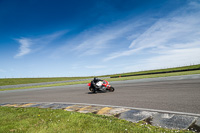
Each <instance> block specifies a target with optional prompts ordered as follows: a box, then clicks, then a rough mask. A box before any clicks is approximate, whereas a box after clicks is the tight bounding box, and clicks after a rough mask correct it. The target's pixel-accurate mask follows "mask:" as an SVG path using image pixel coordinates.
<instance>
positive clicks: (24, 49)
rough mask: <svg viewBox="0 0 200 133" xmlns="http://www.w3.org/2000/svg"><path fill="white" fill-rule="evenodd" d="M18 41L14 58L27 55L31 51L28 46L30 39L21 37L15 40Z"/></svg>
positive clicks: (30, 42)
mask: <svg viewBox="0 0 200 133" xmlns="http://www.w3.org/2000/svg"><path fill="white" fill-rule="evenodd" d="M17 41H18V42H19V43H20V47H19V53H18V54H16V55H15V58H18V57H21V56H24V55H27V54H29V53H30V52H31V49H30V46H31V45H32V41H31V40H30V39H26V38H22V39H18V40H17Z"/></svg>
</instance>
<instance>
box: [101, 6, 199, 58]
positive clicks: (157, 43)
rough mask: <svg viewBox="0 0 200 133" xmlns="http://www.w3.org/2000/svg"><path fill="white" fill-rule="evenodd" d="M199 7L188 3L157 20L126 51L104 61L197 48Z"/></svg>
mask: <svg viewBox="0 0 200 133" xmlns="http://www.w3.org/2000/svg"><path fill="white" fill-rule="evenodd" d="M199 6H200V4H199V3H198V2H190V3H188V5H187V6H185V7H182V8H181V9H178V10H176V11H175V12H173V13H171V14H170V15H168V16H167V17H165V18H161V19H159V20H158V21H157V22H156V23H155V24H153V25H152V26H151V27H149V28H148V29H147V30H146V31H145V32H143V33H142V34H141V35H140V36H139V37H137V38H136V39H134V40H133V41H132V42H131V44H130V46H129V48H127V50H125V51H119V52H115V53H111V54H110V55H109V56H108V57H107V58H106V59H104V61H108V60H112V59H115V58H119V57H122V56H130V55H133V54H134V53H136V52H139V51H140V52H142V51H143V50H148V51H149V52H152V51H153V52H157V53H158V52H159V51H161V50H162V51H163V50H168V49H177V50H178V49H181V48H191V47H192V48H196V47H197V48H199V47H200V44H199V43H198V42H200V38H199V36H200V26H199V25H200V19H199V18H200V8H199ZM190 54H191V55H192V54H193V53H190Z"/></svg>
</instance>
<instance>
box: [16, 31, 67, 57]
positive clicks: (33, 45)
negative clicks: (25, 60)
mask: <svg viewBox="0 0 200 133" xmlns="http://www.w3.org/2000/svg"><path fill="white" fill-rule="evenodd" d="M65 33H66V31H62V32H56V33H54V34H50V35H43V36H40V37H36V38H21V39H16V40H17V41H18V42H19V43H20V47H19V52H18V53H17V54H16V55H15V56H14V58H19V57H23V56H25V55H28V54H30V53H34V52H37V51H40V50H41V49H43V48H44V47H45V46H46V45H48V44H50V43H51V42H52V41H54V40H56V39H57V38H59V37H60V36H62V35H64V34H65Z"/></svg>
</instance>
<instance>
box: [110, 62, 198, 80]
mask: <svg viewBox="0 0 200 133" xmlns="http://www.w3.org/2000/svg"><path fill="white" fill-rule="evenodd" d="M190 69H199V70H200V64H198V65H191V66H183V67H175V68H167V69H157V70H149V71H140V72H130V73H122V74H114V75H110V76H111V77H112V76H113V77H115V76H127V75H135V74H148V73H155V72H167V71H177V70H190Z"/></svg>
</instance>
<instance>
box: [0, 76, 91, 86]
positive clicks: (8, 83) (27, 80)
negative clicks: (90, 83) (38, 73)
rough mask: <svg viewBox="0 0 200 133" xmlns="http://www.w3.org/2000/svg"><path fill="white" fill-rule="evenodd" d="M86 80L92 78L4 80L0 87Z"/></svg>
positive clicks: (0, 81) (0, 82)
mask: <svg viewBox="0 0 200 133" xmlns="http://www.w3.org/2000/svg"><path fill="white" fill-rule="evenodd" d="M87 78H92V77H57V78H4V79H0V86H4V85H18V84H29V83H43V82H54V81H67V80H77V79H87Z"/></svg>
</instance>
